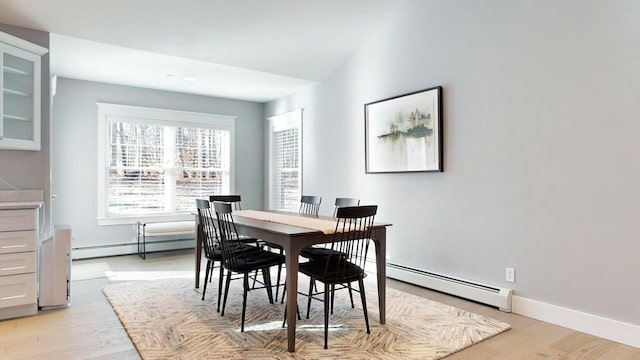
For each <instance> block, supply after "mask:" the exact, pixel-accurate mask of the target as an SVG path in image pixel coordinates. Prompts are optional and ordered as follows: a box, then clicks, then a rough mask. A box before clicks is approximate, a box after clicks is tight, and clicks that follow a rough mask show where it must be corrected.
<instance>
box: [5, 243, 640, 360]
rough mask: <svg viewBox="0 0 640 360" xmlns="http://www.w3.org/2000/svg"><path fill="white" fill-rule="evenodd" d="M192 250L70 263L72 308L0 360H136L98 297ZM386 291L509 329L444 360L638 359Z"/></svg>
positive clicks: (45, 319)
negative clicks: (107, 273) (112, 277)
mask: <svg viewBox="0 0 640 360" xmlns="http://www.w3.org/2000/svg"><path fill="white" fill-rule="evenodd" d="M193 264H194V261H193V251H176V252H164V253H153V254H149V255H147V259H146V260H142V259H140V258H138V257H137V256H135V255H128V256H118V257H111V258H101V259H90V260H80V261H74V262H73V270H72V271H73V273H74V275H73V278H74V281H73V282H72V296H71V300H72V301H71V302H72V305H71V306H70V307H68V308H64V309H57V310H46V311H41V312H40V313H39V314H38V315H36V316H31V317H25V318H18V319H10V320H4V321H0V334H1V336H0V359H139V356H138V353H137V352H136V350H135V348H134V346H133V344H132V343H131V341H130V340H129V337H128V336H127V333H126V332H125V330H124V328H123V327H122V325H121V324H120V321H119V320H118V318H117V316H116V315H115V313H114V312H113V310H112V309H111V306H110V305H109V303H108V301H107V300H106V298H105V296H104V295H103V293H102V288H103V287H104V286H105V285H108V284H109V283H112V282H114V281H117V280H110V279H109V278H107V277H106V276H105V275H104V273H105V271H113V272H114V273H116V274H117V277H118V278H121V279H123V280H126V279H131V278H132V277H138V276H160V277H162V276H166V275H167V274H172V275H180V274H185V275H188V274H192V273H193ZM387 284H388V286H389V287H392V288H396V289H399V290H402V291H405V292H408V293H411V294H414V295H417V296H421V297H425V298H429V299H432V300H435V301H439V302H442V303H445V304H449V305H452V306H456V307H459V308H461V309H465V310H467V311H471V312H475V313H478V314H482V315H485V316H489V317H492V318H495V319H498V320H501V321H504V322H507V323H509V324H511V326H512V328H511V330H509V331H507V332H505V333H503V334H500V335H497V336H495V337H493V338H491V339H488V340H486V341H483V342H481V343H479V344H477V345H474V346H472V347H470V348H468V349H465V350H463V351H461V352H458V353H456V354H453V355H451V356H450V357H448V358H447V359H452V360H454V359H550V358H557V359H616V360H618V359H637V360H640V349H637V348H633V347H629V346H625V345H621V344H618V343H615V342H612V341H607V340H604V339H601V338H598V337H594V336H591V335H587V334H584V333H580V332H576V331H573V330H570V329H566V328H562V327H559V326H555V325H551V324H549V323H545V322H542V321H537V320H534V319H531V318H527V317H524V316H520V315H516V314H511V313H504V312H501V311H499V310H496V309H494V308H491V307H488V306H485V305H481V304H477V303H474V302H471V301H466V300H463V299H459V298H456V297H453V296H449V295H445V294H442V293H438V292H434V291H430V290H427V289H423V288H420V287H417V286H413V285H409V284H405V283H401V282H398V281H394V280H391V279H389V281H388V282H387Z"/></svg>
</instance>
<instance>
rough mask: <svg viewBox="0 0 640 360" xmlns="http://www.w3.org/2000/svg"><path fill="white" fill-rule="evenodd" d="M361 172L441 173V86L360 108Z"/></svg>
mask: <svg viewBox="0 0 640 360" xmlns="http://www.w3.org/2000/svg"><path fill="white" fill-rule="evenodd" d="M364 122H365V170H366V172H367V174H371V173H394V172H419V171H443V168H442V86H437V87H433V88H430V89H425V90H420V91H416V92H412V93H409V94H404V95H399V96H395V97H392V98H388V99H383V100H378V101H375V102H372V103H368V104H365V105H364Z"/></svg>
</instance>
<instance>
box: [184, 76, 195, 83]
mask: <svg viewBox="0 0 640 360" xmlns="http://www.w3.org/2000/svg"><path fill="white" fill-rule="evenodd" d="M184 81H191V82H193V81H196V78H194V77H193V76H186V77H185V78H184Z"/></svg>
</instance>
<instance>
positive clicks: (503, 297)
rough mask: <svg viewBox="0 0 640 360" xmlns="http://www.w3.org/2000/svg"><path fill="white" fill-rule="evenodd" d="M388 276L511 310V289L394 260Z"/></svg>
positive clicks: (507, 310) (389, 263) (504, 309)
mask: <svg viewBox="0 0 640 360" xmlns="http://www.w3.org/2000/svg"><path fill="white" fill-rule="evenodd" d="M387 277H390V278H392V279H396V280H400V281H404V282H408V283H411V284H416V285H419V286H423V287H426V288H429V289H433V290H437V291H440V292H443V293H446V294H451V295H455V296H459V297H461V298H465V299H469V300H473V301H477V302H480V303H483V304H487V305H491V306H495V307H497V308H499V309H500V310H502V311H505V312H511V293H512V292H513V291H512V290H511V289H505V288H499V287H495V286H491V285H485V284H480V283H477V282H473V281H469V280H464V279H459V278H454V277H451V276H447V275H442V274H437V273H433V272H430V271H426V270H421V269H416V268H413V267H409V266H405V265H400V264H396V263H393V262H387Z"/></svg>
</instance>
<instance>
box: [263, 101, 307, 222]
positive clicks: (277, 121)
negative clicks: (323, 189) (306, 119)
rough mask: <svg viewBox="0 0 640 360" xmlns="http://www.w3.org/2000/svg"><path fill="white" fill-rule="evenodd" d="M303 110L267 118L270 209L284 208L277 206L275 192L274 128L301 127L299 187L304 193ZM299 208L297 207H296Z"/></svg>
mask: <svg viewBox="0 0 640 360" xmlns="http://www.w3.org/2000/svg"><path fill="white" fill-rule="evenodd" d="M303 110H304V109H297V110H292V111H288V112H286V113H282V114H278V115H273V116H270V117H268V118H267V120H268V121H269V145H268V146H269V181H268V184H269V185H268V186H269V188H268V200H269V201H268V205H269V209H270V210H284V209H278V208H277V207H276V206H275V203H276V201H275V192H274V186H275V184H274V158H273V156H274V154H273V132H274V130H276V131H277V130H285V129H290V128H294V127H297V128H298V129H299V132H300V133H299V134H298V139H299V146H298V173H299V176H298V188H299V190H300V195H302V194H303V191H302V184H303V156H302V154H303V151H302V150H303V143H304V140H303ZM296 210H297V209H296Z"/></svg>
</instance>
